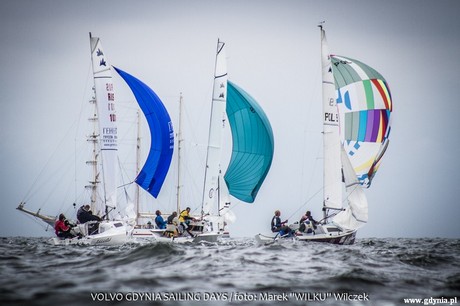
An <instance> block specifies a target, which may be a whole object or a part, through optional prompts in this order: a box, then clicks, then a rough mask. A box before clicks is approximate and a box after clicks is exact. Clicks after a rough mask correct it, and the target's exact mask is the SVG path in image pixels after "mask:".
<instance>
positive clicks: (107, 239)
mask: <svg viewBox="0 0 460 306" xmlns="http://www.w3.org/2000/svg"><path fill="white" fill-rule="evenodd" d="M87 227H88V226H87V225H79V226H78V230H77V231H78V232H80V233H85V230H87ZM128 238H129V231H128V227H127V226H126V225H125V224H124V223H123V222H121V221H103V222H101V223H100V224H99V233H97V234H92V235H84V236H83V237H81V238H78V237H75V238H66V239H62V238H57V237H55V238H50V239H49V240H48V243H49V244H52V245H75V244H77V245H104V246H113V245H122V244H124V243H125V242H127V241H128Z"/></svg>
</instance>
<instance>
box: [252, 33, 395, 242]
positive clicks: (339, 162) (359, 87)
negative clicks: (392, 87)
mask: <svg viewBox="0 0 460 306" xmlns="http://www.w3.org/2000/svg"><path fill="white" fill-rule="evenodd" d="M320 29H321V62H322V105H323V113H322V116H323V132H322V133H323V212H324V218H323V219H322V220H321V221H320V223H319V224H317V225H316V228H314V229H313V228H311V229H310V230H307V231H300V230H299V228H300V224H299V222H297V223H295V224H291V225H290V226H289V227H290V229H291V230H292V231H291V234H290V235H285V236H283V235H279V233H271V234H267V235H264V234H258V235H256V237H255V238H256V240H257V241H258V242H259V243H272V242H273V241H275V240H277V239H280V238H289V239H294V240H296V241H316V242H328V243H334V244H353V243H354V241H355V237H356V233H357V230H358V229H359V228H360V227H362V226H363V225H364V224H365V223H367V220H368V203H367V199H366V196H365V194H364V191H363V188H364V187H368V186H370V181H371V180H372V178H373V176H374V175H375V172H376V171H377V168H378V166H379V164H380V160H381V157H382V155H383V153H384V152H385V150H386V148H387V146H388V136H389V132H390V125H389V116H390V112H391V110H392V106H391V96H390V92H389V89H388V86H387V84H386V81H385V79H383V77H382V76H381V75H380V74H379V73H378V72H376V71H375V70H374V69H372V68H371V67H369V66H367V65H365V64H363V63H361V62H359V61H356V60H351V59H349V58H344V57H339V56H334V55H331V54H330V53H329V48H328V44H327V41H326V34H325V31H324V29H323V27H322V25H320ZM336 87H337V90H336ZM363 169H365V170H364V171H363ZM359 172H361V173H359ZM358 173H359V174H358ZM343 189H344V190H345V200H342V198H343V195H344V192H343ZM344 202H348V205H346V206H345V207H344V205H343V203H344Z"/></svg>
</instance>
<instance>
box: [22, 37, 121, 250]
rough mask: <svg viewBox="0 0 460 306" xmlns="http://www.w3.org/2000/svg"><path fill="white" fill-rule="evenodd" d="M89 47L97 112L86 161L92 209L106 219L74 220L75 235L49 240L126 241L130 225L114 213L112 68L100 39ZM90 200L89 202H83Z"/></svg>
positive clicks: (43, 217)
mask: <svg viewBox="0 0 460 306" xmlns="http://www.w3.org/2000/svg"><path fill="white" fill-rule="evenodd" d="M90 47H91V59H92V70H93V79H94V87H93V90H94V98H93V100H91V101H90V102H91V103H92V104H94V106H95V109H94V114H93V116H92V118H90V121H92V122H93V124H94V125H93V126H94V131H93V133H92V134H91V135H89V136H88V142H89V143H91V144H92V148H93V149H92V152H93V154H92V160H91V161H89V162H87V164H89V165H90V166H91V167H92V179H91V180H90V185H88V186H86V187H87V188H89V189H90V190H91V199H90V200H89V202H90V203H89V204H90V206H91V211H92V212H94V213H95V214H96V215H99V216H103V218H102V219H103V220H102V221H100V222H96V224H95V225H96V226H93V225H94V224H93V223H94V221H90V222H86V223H84V224H75V227H73V228H72V232H73V233H74V234H79V236H80V237H75V238H66V239H62V238H57V237H54V238H51V239H49V241H48V242H49V243H51V244H54V245H67V244H89V245H119V244H122V243H124V242H126V241H127V239H128V236H129V235H128V234H129V231H130V228H129V226H128V225H127V224H126V223H125V222H123V221H121V220H115V217H113V216H112V214H113V210H114V209H115V208H116V206H117V186H116V182H117V181H116V178H117V168H118V164H117V162H118V161H117V125H116V113H115V93H114V89H113V83H112V75H111V68H110V66H109V64H108V62H107V59H106V57H105V54H104V51H103V49H102V46H101V42H100V39H99V38H97V37H93V36H91V33H90ZM83 204H88V203H83ZM24 205H25V203H24V202H21V203H20V204H19V206H18V207H17V209H18V210H20V211H22V212H24V213H26V214H28V215H32V216H33V217H35V218H37V219H39V220H41V221H43V222H45V223H47V224H49V225H51V226H54V223H55V221H56V217H53V216H49V215H44V214H41V213H40V209H39V210H38V211H37V212H36V213H35V212H33V211H31V210H29V209H26V208H24Z"/></svg>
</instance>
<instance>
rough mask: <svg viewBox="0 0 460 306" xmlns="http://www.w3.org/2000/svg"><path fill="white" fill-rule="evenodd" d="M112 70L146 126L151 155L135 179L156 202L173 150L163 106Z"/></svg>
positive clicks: (132, 80)
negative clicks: (141, 113) (130, 95)
mask: <svg viewBox="0 0 460 306" xmlns="http://www.w3.org/2000/svg"><path fill="white" fill-rule="evenodd" d="M114 68H115V70H116V71H117V72H118V74H119V75H120V76H121V77H122V78H123V79H124V80H125V82H126V83H127V84H128V86H129V87H130V88H131V91H132V92H133V94H134V96H135V97H136V100H137V103H138V104H139V106H140V108H141V109H142V112H143V113H144V115H145V118H146V119H147V122H148V125H149V129H150V136H151V144H150V151H149V155H148V157H147V160H146V162H145V164H144V166H143V167H142V170H141V171H140V172H139V174H138V175H137V178H136V183H137V184H138V185H139V186H141V187H142V188H143V189H145V190H146V191H147V192H149V193H150V194H151V195H153V196H154V197H155V198H156V197H157V196H158V194H159V192H160V189H161V186H162V185H163V182H164V180H165V178H166V174H167V173H168V170H169V166H170V165H171V159H172V155H173V150H174V131H173V126H172V122H171V118H170V117H169V114H168V111H167V110H166V107H165V106H164V105H163V102H161V100H160V98H159V97H158V96H157V95H156V94H155V92H153V90H152V89H151V88H150V87H148V86H147V85H146V84H144V83H143V82H142V81H140V80H138V79H137V78H135V77H133V76H132V75H130V74H128V73H126V72H124V71H123V70H121V69H118V68H116V67H114Z"/></svg>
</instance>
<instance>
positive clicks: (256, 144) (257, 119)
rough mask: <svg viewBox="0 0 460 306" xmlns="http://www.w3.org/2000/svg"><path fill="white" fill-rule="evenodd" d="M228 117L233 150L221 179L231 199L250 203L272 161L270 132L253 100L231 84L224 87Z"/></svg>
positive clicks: (264, 118)
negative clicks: (232, 197)
mask: <svg viewBox="0 0 460 306" xmlns="http://www.w3.org/2000/svg"><path fill="white" fill-rule="evenodd" d="M227 115H228V118H229V122H230V128H231V132H232V138H233V148H232V156H231V159H230V164H229V166H228V168H227V171H226V173H225V176H224V179H225V182H226V184H227V187H228V189H229V192H230V194H231V195H232V196H234V197H236V198H237V199H240V200H242V201H244V202H247V203H252V202H254V200H255V198H256V196H257V193H258V192H259V189H260V187H261V186H262V183H263V181H264V180H265V178H266V176H267V174H268V171H269V169H270V166H271V163H272V160H273V152H274V141H273V131H272V128H271V125H270V122H269V121H268V118H267V116H266V115H265V113H264V112H263V110H262V108H261V107H260V106H259V105H258V103H257V102H256V101H255V100H254V98H252V97H251V96H250V95H249V94H248V93H247V92H245V91H244V90H243V89H241V88H240V87H238V86H237V85H236V84H234V83H232V82H230V81H228V88H227Z"/></svg>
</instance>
